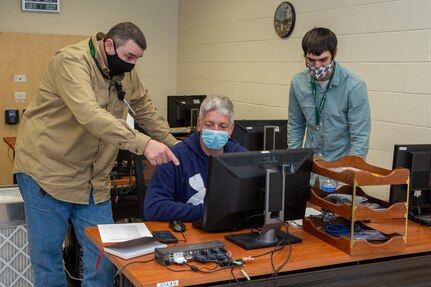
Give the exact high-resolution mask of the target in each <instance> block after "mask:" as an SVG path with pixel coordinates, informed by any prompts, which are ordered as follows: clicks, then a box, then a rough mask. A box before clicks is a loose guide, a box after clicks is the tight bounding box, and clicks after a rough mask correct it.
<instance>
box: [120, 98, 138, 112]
mask: <svg viewBox="0 0 431 287" xmlns="http://www.w3.org/2000/svg"><path fill="white" fill-rule="evenodd" d="M123 102H124V103H125V104H126V106H127V107H128V108H129V111H131V112H132V114H133V115H136V113H135V111H134V110H133V109H132V107H131V106H130V105H129V103H128V102H127V100H126V99H123Z"/></svg>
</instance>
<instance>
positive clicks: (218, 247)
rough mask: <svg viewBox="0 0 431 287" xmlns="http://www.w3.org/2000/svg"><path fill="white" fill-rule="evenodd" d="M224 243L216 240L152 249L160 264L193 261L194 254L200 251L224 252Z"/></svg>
mask: <svg viewBox="0 0 431 287" xmlns="http://www.w3.org/2000/svg"><path fill="white" fill-rule="evenodd" d="M224 246H225V244H224V243H223V242H221V241H218V240H213V241H208V242H201V243H193V244H184V245H181V246H173V247H165V248H156V249H155V250H154V259H155V260H156V261H157V262H159V263H160V264H162V265H170V264H174V263H177V264H183V263H186V262H190V261H195V256H196V255H198V254H201V253H210V252H213V253H216V252H219V251H222V252H225V250H224Z"/></svg>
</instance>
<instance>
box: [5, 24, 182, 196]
mask: <svg viewBox="0 0 431 287" xmlns="http://www.w3.org/2000/svg"><path fill="white" fill-rule="evenodd" d="M101 37H103V34H101V33H99V34H97V35H94V36H93V37H92V38H91V39H87V40H84V41H82V42H80V43H77V44H74V45H71V46H68V47H65V48H63V49H61V50H60V51H58V52H57V53H56V54H55V55H54V57H53V58H52V59H51V61H50V62H49V64H48V66H47V69H46V71H45V74H44V76H43V79H42V81H41V83H40V86H39V89H38V91H37V93H36V95H35V96H34V99H33V101H32V102H31V103H30V104H29V106H28V107H27V109H26V111H25V113H24V115H23V119H22V121H21V123H20V128H19V131H18V136H17V141H16V146H15V160H14V169H13V172H14V173H20V172H22V173H26V174H28V175H30V176H31V177H32V178H33V179H34V180H35V181H36V182H37V183H38V184H39V185H40V186H41V187H42V188H43V189H44V190H45V191H46V192H47V193H49V194H50V195H51V196H53V197H54V198H56V199H59V200H62V201H66V202H72V203H81V204H87V203H88V202H89V195H90V191H91V190H93V197H94V201H95V202H96V203H100V202H103V201H106V200H108V199H110V179H109V175H110V171H111V170H112V167H113V165H114V163H115V158H116V155H117V152H118V149H119V148H120V149H126V150H129V151H131V152H133V153H136V154H142V153H143V151H144V148H145V146H146V144H147V143H148V141H149V140H150V136H151V137H152V138H154V139H155V140H158V141H161V142H163V143H165V144H167V145H169V146H171V145H173V144H174V143H175V142H176V140H175V138H174V137H173V136H172V135H171V134H170V132H169V126H168V124H167V122H166V121H165V119H163V117H161V116H160V115H159V114H158V113H157V112H156V110H155V108H154V106H153V104H152V101H151V99H150V96H149V95H148V91H147V90H146V89H145V88H144V86H143V85H142V84H141V82H140V80H139V77H138V75H137V73H136V72H135V71H132V72H130V73H126V74H125V75H124V78H121V77H115V78H114V79H115V80H117V81H120V82H121V83H122V85H123V90H124V91H125V92H126V94H125V98H126V100H127V101H128V102H129V103H130V105H131V106H132V108H133V110H134V111H135V112H136V115H135V116H134V118H135V121H136V122H137V123H138V124H139V125H140V126H141V127H142V128H143V129H144V130H145V132H146V133H147V134H148V135H149V136H147V135H145V134H142V133H139V132H138V131H136V130H133V129H131V128H130V127H129V126H128V125H127V123H126V122H125V119H126V116H127V112H128V109H127V106H126V105H125V103H124V102H123V101H120V100H119V99H118V96H117V92H116V89H115V85H114V84H112V83H111V82H110V80H108V79H106V78H105V77H104V76H102V73H101V71H100V70H99V68H98V67H97V65H96V62H95V60H96V61H97V62H98V64H99V66H100V69H101V70H102V71H103V72H104V73H105V75H108V72H109V70H108V69H107V67H106V66H105V64H104V62H103V60H102V55H101V54H100V51H99V50H98V45H97V39H100V38H101ZM90 40H91V41H92V43H93V45H94V47H95V49H94V51H95V55H94V58H93V57H92V55H91V53H90V46H89V41H90Z"/></svg>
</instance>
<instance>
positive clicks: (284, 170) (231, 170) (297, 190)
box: [201, 149, 313, 249]
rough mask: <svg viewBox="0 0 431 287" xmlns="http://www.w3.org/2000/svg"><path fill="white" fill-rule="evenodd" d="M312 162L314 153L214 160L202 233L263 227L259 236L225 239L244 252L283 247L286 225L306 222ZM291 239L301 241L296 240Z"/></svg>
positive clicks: (290, 152) (267, 153)
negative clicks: (295, 221) (241, 248)
mask: <svg viewBox="0 0 431 287" xmlns="http://www.w3.org/2000/svg"><path fill="white" fill-rule="evenodd" d="M312 159H313V150H312V149H291V150H276V151H261V152H260V151H254V152H241V153H226V154H219V155H214V156H210V159H209V171H208V182H207V190H206V195H205V198H204V215H203V220H202V226H201V228H202V229H203V230H205V231H207V232H214V231H227V230H236V229H242V228H245V227H253V226H256V227H257V226H262V224H263V227H262V230H261V232H260V233H258V234H256V233H253V232H252V233H245V234H244V233H243V234H235V235H230V236H228V237H226V238H227V239H228V240H230V241H232V242H234V243H236V244H238V245H240V246H242V247H243V248H245V249H255V248H260V247H267V246H275V245H277V244H279V242H280V239H281V238H280V237H279V236H278V235H283V234H282V232H281V231H280V229H281V227H282V225H283V223H284V222H285V221H287V220H294V219H302V218H304V214H305V208H306V203H307V200H308V197H309V194H310V186H309V182H310V173H311V166H312ZM247 224H250V225H247ZM282 237H283V236H282ZM288 240H289V241H290V242H291V243H296V242H300V241H302V240H301V239H298V238H296V237H294V236H291V237H290V238H289V239H288Z"/></svg>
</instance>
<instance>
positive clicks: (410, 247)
mask: <svg viewBox="0 0 431 287" xmlns="http://www.w3.org/2000/svg"><path fill="white" fill-rule="evenodd" d="M145 224H146V225H147V226H148V228H149V229H150V230H152V231H153V230H163V229H169V227H168V223H166V222H146V223H145ZM375 224H379V223H375ZM384 224H385V226H386V227H385V228H384V229H386V230H389V231H390V230H394V229H398V228H400V222H399V221H397V222H385V223H384ZM186 225H187V230H186V232H185V233H184V235H185V236H186V238H187V242H186V243H198V242H206V241H212V240H215V239H217V240H220V241H222V242H223V243H225V244H226V249H227V250H229V251H231V252H232V257H233V258H234V259H238V258H242V257H247V256H256V255H259V254H262V253H264V252H266V251H270V250H271V249H272V248H265V249H256V250H244V249H242V248H241V247H238V246H236V245H234V244H232V243H230V242H229V241H227V240H226V239H225V238H224V235H226V234H231V233H206V232H203V231H201V230H198V229H195V228H193V227H192V226H191V224H190V223H187V224H186ZM401 225H402V223H401ZM289 230H290V232H291V233H292V234H293V235H296V236H298V237H300V238H302V239H303V242H302V243H300V244H294V245H292V252H291V254H290V259H289V261H288V263H287V264H286V265H285V266H284V267H283V268H282V269H281V270H280V272H288V271H296V270H303V269H309V268H315V267H324V266H331V265H332V266H333V265H337V264H343V263H349V262H359V261H362V260H368V259H376V258H383V257H389V256H397V255H406V254H413V253H421V252H429V251H431V244H430V243H429V242H430V239H431V229H430V228H428V227H424V226H421V225H419V224H417V223H414V222H409V227H408V232H409V239H408V243H407V246H406V248H405V250H403V251H400V252H396V253H388V254H377V253H373V254H367V255H361V256H350V255H348V254H346V253H344V252H342V251H340V250H339V249H337V248H335V247H333V246H331V245H329V244H327V243H325V242H324V241H322V240H319V239H318V238H316V237H314V236H312V235H311V234H308V233H307V232H305V231H302V229H295V228H289ZM242 232H244V231H242ZM85 233H86V234H87V236H88V237H89V238H90V239H91V240H92V242H93V243H94V244H95V245H96V246H97V247H98V248H101V247H102V245H103V244H102V243H101V241H100V235H99V231H98V229H97V227H89V228H87V229H86V231H85ZM173 233H174V232H173ZM235 233H241V232H235ZM174 234H175V235H176V236H177V238H178V239H181V238H182V237H181V235H180V234H178V233H174ZM182 244H184V242H179V243H178V245H182ZM289 249H290V248H289V246H286V247H285V248H284V249H283V250H282V251H279V252H276V253H275V254H274V256H273V260H274V265H275V268H278V267H279V266H280V265H281V264H282V263H283V262H284V261H285V259H286V258H287V257H288V256H289ZM105 254H106V253H105ZM107 256H108V258H109V259H110V260H111V261H112V262H113V263H114V264H115V266H117V268H118V269H119V270H121V272H122V273H123V274H124V275H125V276H126V277H127V278H128V279H129V280H130V281H131V282H132V283H133V284H134V285H135V286H156V284H157V283H162V282H171V281H175V280H179V284H178V285H179V286H190V285H198V284H205V283H211V282H222V281H228V280H232V281H234V277H233V275H232V274H231V271H230V270H223V271H219V272H215V273H211V274H205V273H200V272H192V271H188V272H173V271H170V270H168V269H167V268H166V267H164V266H162V265H161V264H159V263H157V262H155V261H151V262H147V263H136V264H131V265H128V266H127V267H126V268H124V269H122V268H123V266H124V265H125V264H128V263H130V262H137V261H145V260H149V259H152V258H154V254H149V255H145V256H141V257H137V258H133V259H130V260H123V259H121V258H119V257H116V256H113V255H110V254H107ZM191 264H193V265H196V266H198V267H199V268H202V267H209V268H211V267H214V264H200V263H196V262H192V263H191ZM169 268H172V269H175V270H190V269H189V267H187V266H184V265H176V264H173V265H169ZM242 269H244V271H245V272H246V273H247V274H248V275H249V276H250V277H255V276H259V275H270V274H272V273H273V269H272V266H271V255H265V256H261V257H257V258H255V259H254V260H253V261H250V262H247V264H246V265H245V266H244V267H243V268H242ZM233 274H234V275H235V277H236V278H241V279H243V278H244V275H243V274H242V273H241V271H240V268H235V269H234V271H233ZM166 286H168V285H166Z"/></svg>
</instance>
